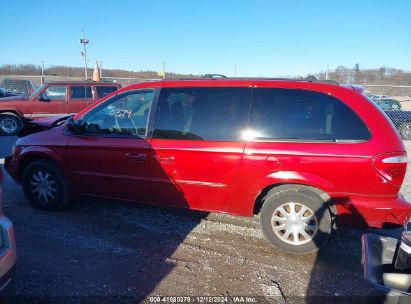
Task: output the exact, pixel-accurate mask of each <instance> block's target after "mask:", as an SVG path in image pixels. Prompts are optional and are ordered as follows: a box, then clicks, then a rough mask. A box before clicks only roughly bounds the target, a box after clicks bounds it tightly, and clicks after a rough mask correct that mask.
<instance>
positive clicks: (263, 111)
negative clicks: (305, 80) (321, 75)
mask: <svg viewBox="0 0 411 304" xmlns="http://www.w3.org/2000/svg"><path fill="white" fill-rule="evenodd" d="M249 128H250V130H251V131H252V132H253V134H254V136H255V138H257V139H258V138H260V139H279V140H314V141H315V140H330V141H338V140H359V141H366V140H368V139H370V138H371V134H370V132H369V130H368V128H367V127H366V126H365V124H364V122H363V121H362V120H361V119H360V118H359V117H358V115H357V114H355V113H354V111H353V110H351V109H350V108H349V107H348V106H347V105H346V104H344V103H343V102H341V101H340V100H338V99H336V98H334V97H332V96H329V95H326V94H323V93H318V92H313V91H306V90H295V89H294V90H293V89H266V88H259V89H254V92H253V102H252V107H251V117H250V126H249Z"/></svg>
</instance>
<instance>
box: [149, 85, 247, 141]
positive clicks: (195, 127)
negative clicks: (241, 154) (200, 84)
mask: <svg viewBox="0 0 411 304" xmlns="http://www.w3.org/2000/svg"><path fill="white" fill-rule="evenodd" d="M250 96H251V89H249V88H170V89H162V90H161V92H160V97H159V101H158V106H157V110H156V117H155V122H154V134H153V138H158V139H180V140H209V141H239V140H241V133H242V131H243V130H244V129H245V128H246V124H247V119H248V110H249V104H250Z"/></svg>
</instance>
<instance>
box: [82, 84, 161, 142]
mask: <svg viewBox="0 0 411 304" xmlns="http://www.w3.org/2000/svg"><path fill="white" fill-rule="evenodd" d="M153 96H154V90H151V89H148V90H138V91H129V92H124V93H122V94H119V95H115V96H113V97H111V98H109V99H107V100H106V101H105V102H103V103H102V104H100V105H98V106H97V107H95V108H93V109H92V110H90V111H89V112H87V113H86V114H85V115H84V116H83V121H84V122H85V133H86V134H95V135H103V136H104V135H107V136H119V137H145V136H146V131H147V124H148V116H149V112H150V108H151V104H152V101H153Z"/></svg>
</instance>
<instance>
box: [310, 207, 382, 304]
mask: <svg viewBox="0 0 411 304" xmlns="http://www.w3.org/2000/svg"><path fill="white" fill-rule="evenodd" d="M347 206H348V210H349V212H348V213H347V214H341V215H339V216H338V217H337V222H336V223H335V224H336V226H337V227H338V229H336V230H335V231H333V236H332V238H330V239H329V240H328V241H327V243H326V244H325V246H322V247H320V248H319V250H318V252H317V253H316V259H315V262H314V264H313V267H312V270H311V273H310V281H309V283H308V286H307V290H306V299H305V300H306V303H310V304H311V303H312V304H317V303H367V304H368V303H370V304H371V303H383V301H384V297H383V295H382V294H380V293H379V292H378V291H376V290H375V289H372V288H371V287H370V286H369V285H368V284H367V282H366V281H365V280H364V279H363V271H362V265H361V235H362V233H363V231H364V229H349V228H345V227H344V226H346V224H347V223H350V224H351V225H354V226H355V227H357V228H364V227H366V221H365V220H364V217H363V216H362V215H361V213H360V212H359V211H358V210H357V209H356V208H355V207H354V206H353V205H352V204H349V203H348V204H347ZM320 211H321V213H320V214H317V215H318V217H319V218H321V217H322V216H323V215H324V212H325V211H326V209H321V210H320ZM368 230H371V229H368ZM319 233H324V232H321V231H320V232H319ZM347 235H349V236H350V237H349V238H347ZM347 240H348V242H347Z"/></svg>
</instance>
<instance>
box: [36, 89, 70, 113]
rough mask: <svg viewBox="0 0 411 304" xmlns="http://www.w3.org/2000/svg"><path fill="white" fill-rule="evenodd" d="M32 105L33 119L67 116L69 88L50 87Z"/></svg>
mask: <svg viewBox="0 0 411 304" xmlns="http://www.w3.org/2000/svg"><path fill="white" fill-rule="evenodd" d="M30 105H31V118H32V119H37V118H42V117H48V116H53V115H58V114H67V86H66V85H49V86H48V87H46V88H45V90H44V91H43V92H42V93H40V95H39V96H38V97H37V98H35V99H34V100H31V101H30Z"/></svg>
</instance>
